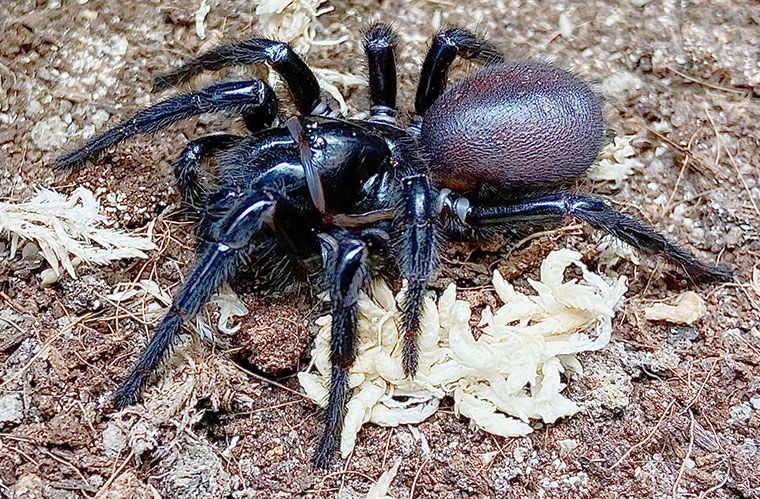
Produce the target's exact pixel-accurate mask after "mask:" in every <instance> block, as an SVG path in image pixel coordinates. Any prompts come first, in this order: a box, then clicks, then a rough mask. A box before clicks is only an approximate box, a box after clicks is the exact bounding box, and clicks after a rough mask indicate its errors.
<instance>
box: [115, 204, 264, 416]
mask: <svg viewBox="0 0 760 499" xmlns="http://www.w3.org/2000/svg"><path fill="white" fill-rule="evenodd" d="M220 203H223V204H224V205H225V206H226V207H227V209H226V211H225V214H224V216H222V217H221V218H219V219H218V220H217V221H216V222H217V223H215V225H214V227H213V228H211V229H209V230H208V236H209V240H207V241H206V242H205V243H204V244H203V245H201V247H200V249H199V251H198V255H197V257H196V265H195V268H194V269H193V271H192V272H191V273H190V274H189V275H188V276H187V279H186V280H185V283H184V284H183V285H182V287H181V288H180V290H179V292H178V293H177V296H176V297H175V298H174V302H173V303H172V306H171V308H170V310H169V312H168V313H167V314H166V316H165V317H164V318H163V320H162V321H161V324H160V325H159V326H158V328H157V329H156V331H155V332H154V333H153V337H152V338H151V340H150V342H149V343H148V346H147V347H146V348H145V350H144V351H143V352H142V353H141V354H140V357H139V358H138V360H137V363H136V364H135V366H134V367H133V368H132V370H131V371H130V373H129V376H128V377H127V379H126V380H125V381H124V382H123V383H122V384H121V385H120V386H119V387H118V388H117V389H116V392H115V393H114V401H115V405H116V407H119V408H121V407H124V406H127V405H130V404H133V403H135V402H137V400H138V397H139V395H140V391H141V390H142V388H143V386H144V385H145V383H146V382H147V380H148V377H149V376H150V374H151V373H152V372H153V371H154V370H155V369H156V367H158V365H159V363H160V362H161V361H162V360H163V359H164V357H166V353H167V351H168V350H169V348H170V347H171V345H172V342H173V341H174V338H175V337H176V335H177V332H178V331H179V328H180V326H181V325H182V322H183V321H186V320H190V319H192V318H193V317H194V316H195V315H196V314H197V313H198V312H199V311H200V310H201V308H202V307H203V305H205V304H206V303H207V302H208V300H209V299H210V298H211V295H213V294H214V292H216V290H217V288H218V287H219V286H221V285H222V284H223V283H224V282H226V281H228V280H230V279H231V278H232V277H234V275H235V273H236V271H237V268H238V266H239V265H241V264H242V263H243V262H244V261H246V259H247V258H248V256H249V255H250V253H251V251H252V250H253V245H252V244H251V238H252V236H253V235H254V234H256V233H257V232H258V231H259V230H260V229H261V228H262V225H263V224H265V223H270V222H271V219H272V216H273V213H274V209H275V205H276V203H275V201H274V200H273V198H272V196H271V195H270V194H268V193H265V192H251V193H247V194H244V195H241V196H239V197H237V198H235V197H231V196H229V197H225V198H222V199H221V200H220ZM219 209H220V210H221V209H222V207H220V208H219Z"/></svg>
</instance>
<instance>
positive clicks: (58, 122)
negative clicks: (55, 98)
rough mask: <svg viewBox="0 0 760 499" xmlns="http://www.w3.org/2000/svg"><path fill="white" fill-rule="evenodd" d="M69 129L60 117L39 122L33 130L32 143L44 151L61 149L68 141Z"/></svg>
mask: <svg viewBox="0 0 760 499" xmlns="http://www.w3.org/2000/svg"><path fill="white" fill-rule="evenodd" d="M67 128H68V125H67V124H66V123H65V122H64V121H63V120H62V119H61V118H60V117H59V116H53V117H51V118H46V119H44V120H41V121H38V122H37V124H36V125H34V128H32V134H31V135H32V142H34V144H35V145H36V146H37V147H39V148H40V150H42V151H52V150H56V149H60V148H61V147H63V146H64V145H65V144H66V142H67V141H68V136H69V134H68V133H67Z"/></svg>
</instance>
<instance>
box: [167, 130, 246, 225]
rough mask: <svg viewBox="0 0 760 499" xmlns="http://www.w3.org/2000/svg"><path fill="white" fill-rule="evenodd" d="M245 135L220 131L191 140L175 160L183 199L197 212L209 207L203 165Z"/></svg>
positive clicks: (178, 183) (175, 168)
mask: <svg viewBox="0 0 760 499" xmlns="http://www.w3.org/2000/svg"><path fill="white" fill-rule="evenodd" d="M243 139H244V137H240V136H238V135H230V134H226V133H219V134H214V135H206V136H205V137H201V138H199V139H195V140H191V141H190V142H188V143H187V145H186V146H185V149H184V150H183V151H182V154H180V155H179V158H177V161H175V162H174V177H175V179H176V181H177V188H178V189H179V193H180V195H181V196H182V201H183V202H184V203H185V204H186V205H187V206H189V207H190V208H192V209H193V210H194V211H195V212H196V213H202V212H203V210H204V209H206V208H207V202H208V190H209V188H208V185H207V183H206V181H205V180H204V178H203V174H202V165H203V162H204V161H206V160H207V159H210V158H212V157H214V156H218V155H219V154H220V153H222V152H224V151H226V150H227V149H229V148H231V147H232V146H234V145H235V144H237V143H238V142H240V141H241V140H243Z"/></svg>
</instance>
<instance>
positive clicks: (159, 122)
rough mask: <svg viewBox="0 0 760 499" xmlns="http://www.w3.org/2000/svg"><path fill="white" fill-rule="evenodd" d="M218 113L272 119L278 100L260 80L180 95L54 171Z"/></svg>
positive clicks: (105, 136) (58, 161)
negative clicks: (140, 136)
mask: <svg viewBox="0 0 760 499" xmlns="http://www.w3.org/2000/svg"><path fill="white" fill-rule="evenodd" d="M220 111H232V112H236V113H240V114H242V115H244V116H245V115H250V114H252V113H253V114H255V115H262V114H263V115H268V116H272V119H274V116H275V115H276V113H277V98H276V97H275V94H274V91H273V90H272V89H271V88H270V87H269V85H267V84H266V83H264V82H263V81H261V80H251V81H236V82H227V83H219V84H216V85H211V86H209V87H206V88H204V89H202V90H198V91H195V92H189V93H186V94H181V95H178V96H176V97H172V98H169V99H166V100H165V101H162V102H159V103H158V104H156V105H154V106H151V107H149V108H147V109H143V110H142V111H140V112H138V113H137V114H136V115H135V116H133V117H132V118H130V119H128V120H127V121H125V122H123V123H121V124H120V125H117V126H115V127H114V128H111V129H110V130H108V131H106V132H104V133H102V134H100V135H98V136H97V137H95V138H93V139H90V140H89V141H87V143H86V144H85V145H84V146H82V147H81V148H79V149H77V150H76V151H73V152H71V153H69V154H66V155H65V156H61V157H59V158H58V159H56V160H55V169H56V170H64V169H67V168H72V167H75V166H79V165H81V164H82V163H84V162H85V161H87V160H88V159H92V158H95V157H97V156H98V155H99V154H100V153H102V152H103V151H105V150H106V149H108V148H109V147H111V146H114V145H116V144H118V143H120V142H123V141H124V140H126V139H128V138H130V137H132V136H134V135H137V134H140V133H155V132H157V131H159V130H161V129H162V128H164V127H166V126H168V125H171V124H172V123H176V122H178V121H182V120H185V119H187V118H190V117H193V116H198V115H200V114H207V113H217V112H220Z"/></svg>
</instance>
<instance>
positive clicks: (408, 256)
mask: <svg viewBox="0 0 760 499" xmlns="http://www.w3.org/2000/svg"><path fill="white" fill-rule="evenodd" d="M401 183H402V186H403V198H402V202H401V205H400V207H399V210H398V216H397V219H396V221H395V222H396V223H395V225H396V227H400V230H401V234H400V239H399V240H400V243H399V247H398V249H397V260H398V262H399V269H400V271H401V277H403V278H404V279H406V280H407V288H406V297H405V298H404V303H403V310H402V314H401V316H402V327H403V331H404V373H405V374H406V375H407V376H414V374H415V373H416V372H417V332H418V331H419V328H420V317H421V315H422V306H423V304H424V293H425V287H426V283H427V280H428V278H429V277H430V275H431V274H432V273H433V271H434V270H435V267H436V265H437V263H438V242H439V239H440V238H439V231H438V222H437V219H436V213H435V209H434V208H435V205H434V201H435V199H434V197H433V196H432V194H431V189H430V185H429V183H428V179H427V177H426V176H425V175H422V174H417V175H410V176H407V177H405V178H403V179H402V181H401Z"/></svg>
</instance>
